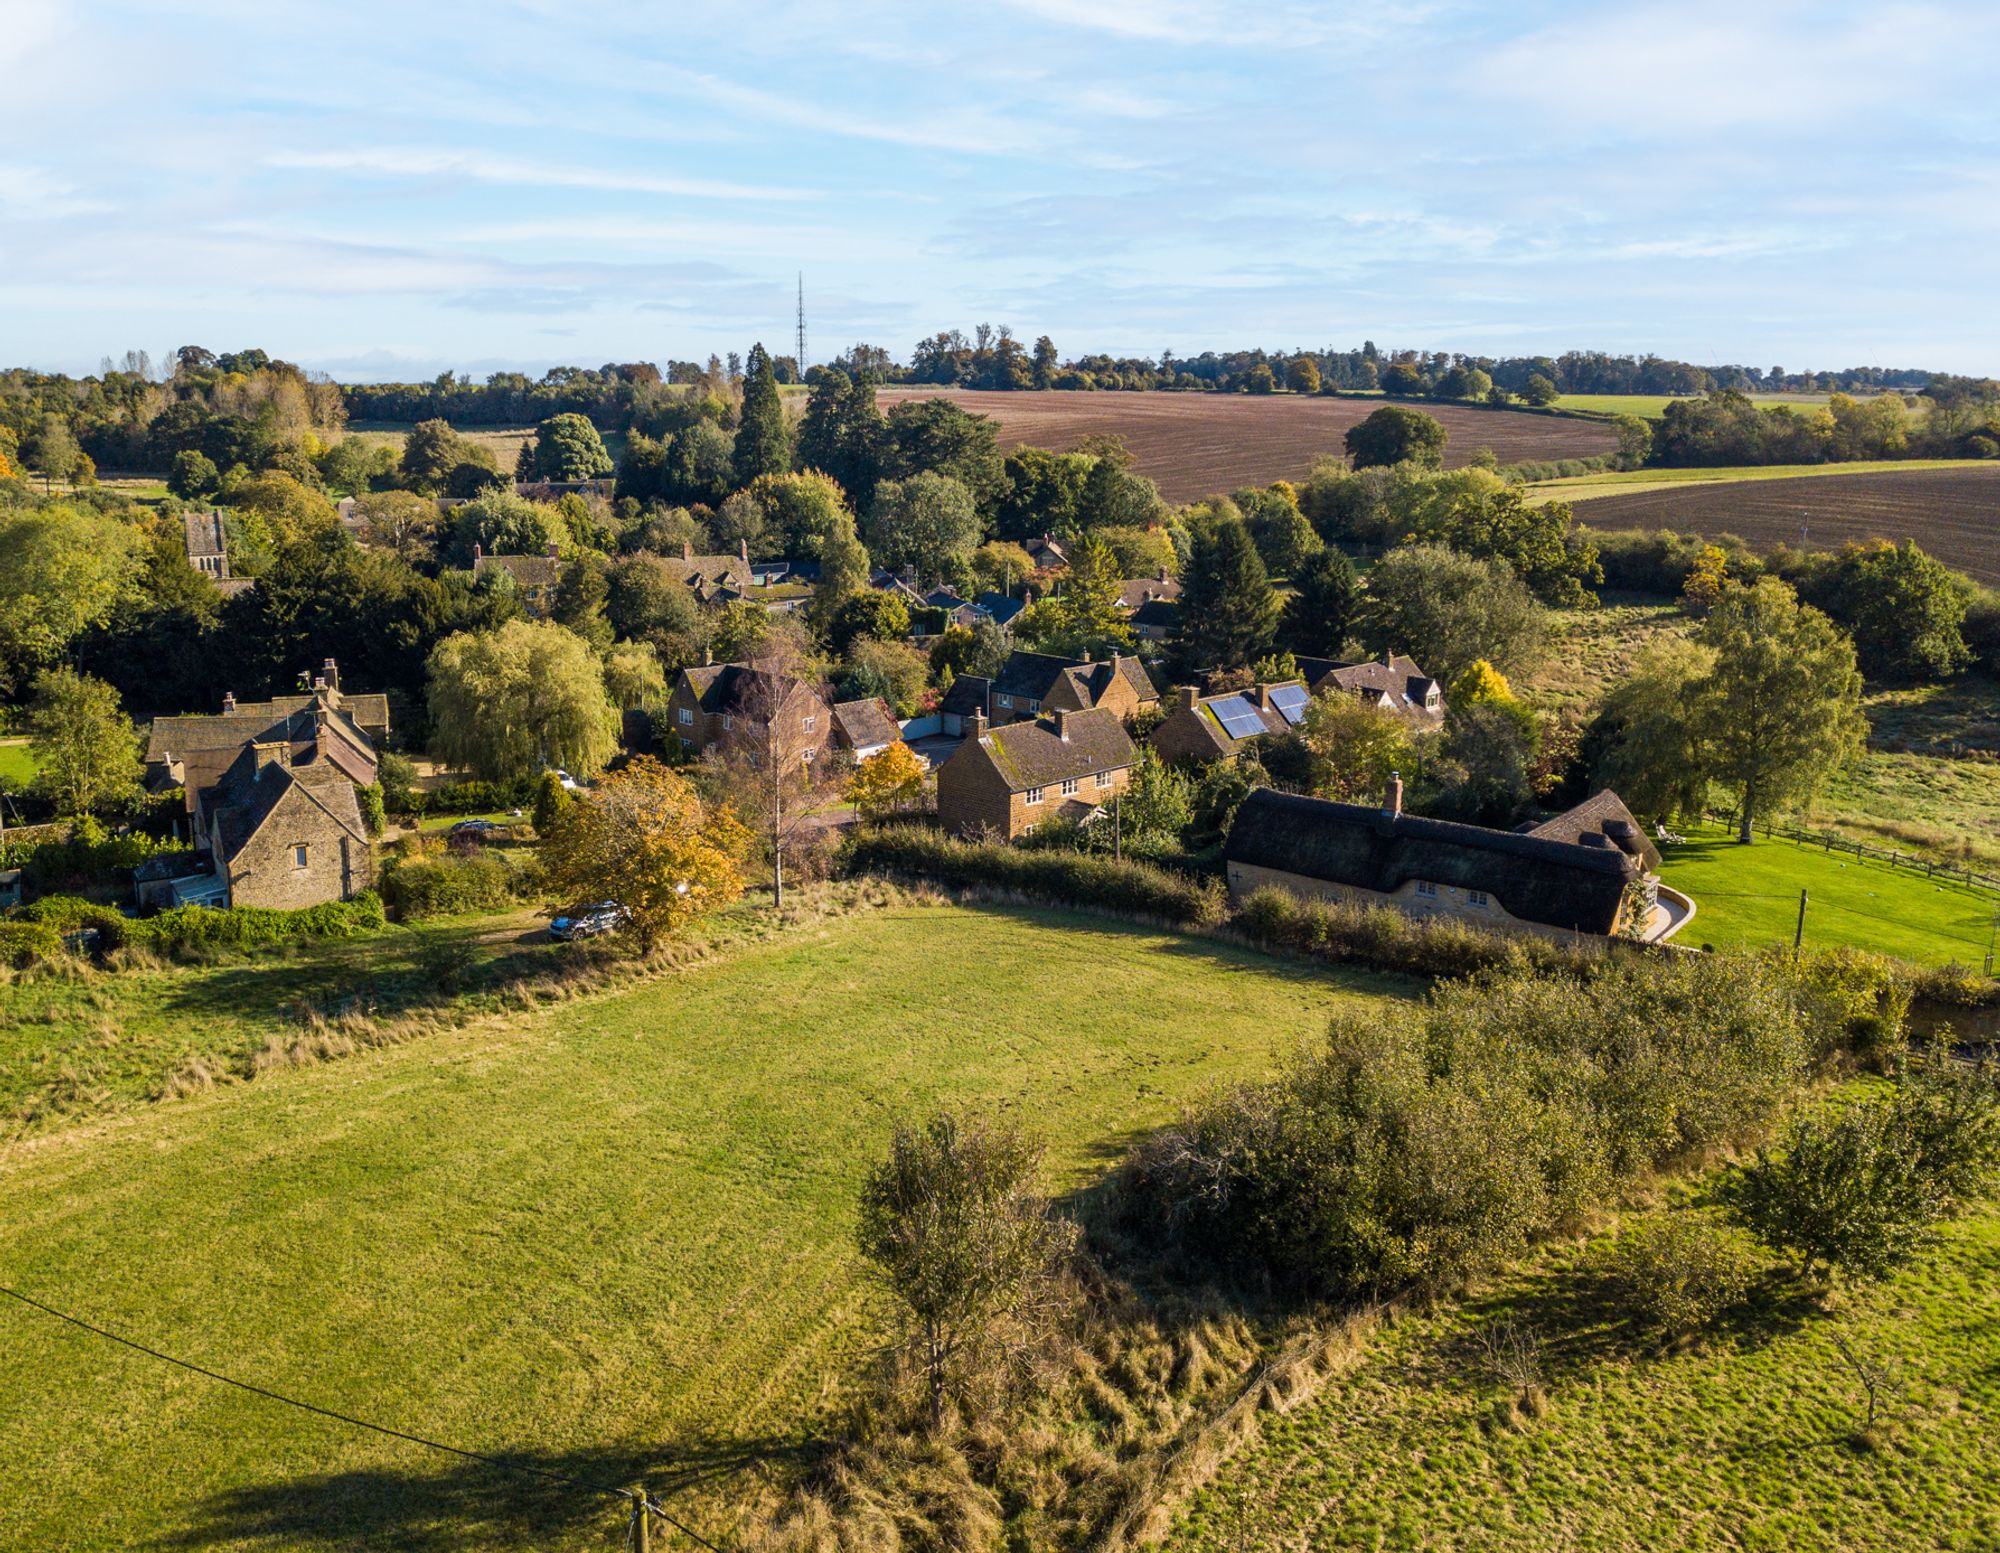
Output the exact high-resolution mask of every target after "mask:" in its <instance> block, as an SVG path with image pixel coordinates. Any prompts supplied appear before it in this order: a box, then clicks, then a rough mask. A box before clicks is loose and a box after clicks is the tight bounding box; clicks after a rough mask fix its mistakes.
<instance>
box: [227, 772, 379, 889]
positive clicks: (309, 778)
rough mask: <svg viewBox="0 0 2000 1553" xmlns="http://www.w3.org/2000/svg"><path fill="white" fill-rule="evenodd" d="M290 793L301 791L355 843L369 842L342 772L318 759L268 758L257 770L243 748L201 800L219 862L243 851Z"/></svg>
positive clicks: (351, 784)
mask: <svg viewBox="0 0 2000 1553" xmlns="http://www.w3.org/2000/svg"><path fill="white" fill-rule="evenodd" d="M292 792H298V793H300V794H302V795H303V796H304V797H305V799H306V800H307V801H309V802H310V803H312V804H313V805H314V806H316V807H317V808H320V809H322V810H324V811H325V812H326V814H327V815H328V816H329V817H330V818H331V819H332V820H333V821H334V823H335V824H337V825H339V826H340V827H341V828H342V829H344V830H346V831H347V832H348V833H349V834H350V835H352V836H353V837H354V838H355V839H356V840H357V841H359V842H361V843H362V844H363V845H364V846H365V845H366V844H367V841H368V832H367V829H366V827H365V826H364V825H363V824H362V820H361V805H360V802H359V801H358V800H357V799H356V798H355V796H354V783H353V782H352V781H350V780H349V779H348V777H347V776H346V774H345V773H344V772H342V771H340V770H339V769H338V768H337V767H335V766H334V765H333V764H332V763H330V762H327V761H320V760H315V761H310V762H307V763H306V764H303V765H286V764H285V763H283V762H282V761H271V762H268V763H266V764H265V765H264V766H263V767H261V768H260V767H259V766H258V764H257V752H256V750H254V749H252V748H249V747H248V746H246V747H245V748H244V749H243V750H242V751H241V752H239V753H238V755H237V757H236V759H235V761H234V762H233V763H232V764H231V765H230V767H229V770H228V771H227V772H225V773H224V774H223V777H222V780H221V781H219V782H217V783H216V784H215V786H214V788H212V789H211V790H210V791H209V793H208V794H207V795H206V798H205V802H206V806H207V808H208V811H209V812H210V813H211V814H213V815H214V816H215V819H216V829H217V832H218V843H219V846H220V849H221V854H222V861H224V862H227V861H228V859H230V858H233V857H235V856H236V855H237V854H238V853H239V852H241V851H242V850H243V848H244V847H245V846H247V845H248V844H249V843H250V841H251V839H252V838H253V837H255V836H256V834H257V832H258V831H260V830H262V829H263V828H264V822H265V821H266V820H268V819H270V817H271V815H272V814H273V813H275V812H276V810H277V807H278V805H279V804H280V803H281V802H282V801H283V800H284V798H285V796H286V795H287V794H288V793H292Z"/></svg>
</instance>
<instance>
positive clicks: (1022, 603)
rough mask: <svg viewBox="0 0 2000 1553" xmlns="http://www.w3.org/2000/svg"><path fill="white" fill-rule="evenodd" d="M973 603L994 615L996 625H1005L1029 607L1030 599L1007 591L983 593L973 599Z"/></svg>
mask: <svg viewBox="0 0 2000 1553" xmlns="http://www.w3.org/2000/svg"><path fill="white" fill-rule="evenodd" d="M973 605H974V607H975V608H977V609H980V610H983V611H984V612H985V613H986V614H988V615H990V616H992V617H993V623H994V624H995V625H1003V626H1004V625H1005V624H1006V623H1007V622H1008V621H1010V620H1012V619H1013V618H1014V617H1015V616H1016V615H1018V614H1020V613H1021V611H1022V610H1024V609H1026V608H1027V607H1028V601H1027V600H1026V599H1017V598H1014V597H1013V596H1012V595H1010V594H1006V593H982V594H980V595H979V597H978V598H976V599H974V600H973Z"/></svg>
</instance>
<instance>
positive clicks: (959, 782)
mask: <svg viewBox="0 0 2000 1553" xmlns="http://www.w3.org/2000/svg"><path fill="white" fill-rule="evenodd" d="M1138 757H1139V752H1138V749H1137V747H1136V746H1134V744H1133V743H1132V738H1131V735H1129V734H1128V733H1126V731H1125V725H1124V723H1123V722H1121V721H1120V720H1119V718H1118V717H1117V715H1116V714H1115V713H1113V712H1111V711H1109V710H1106V709H1105V708H1102V707H1098V708H1092V709H1088V710H1082V711H1068V710H1059V711H1056V712H1053V713H1051V714H1050V715H1049V716H1047V717H1042V718H1038V719H1036V720H1034V721H1032V722H1016V723H1009V724H1008V725H1007V726H1005V727H1001V728H995V727H991V726H989V724H988V723H987V721H986V719H985V718H984V717H983V716H981V715H980V714H978V713H976V712H975V713H974V714H973V715H972V717H971V718H970V719H969V720H968V724H967V729H966V738H965V742H964V743H963V744H961V745H960V746H959V747H958V748H957V750H955V751H954V752H953V753H952V756H951V758H950V759H949V760H947V761H946V762H945V763H944V764H943V765H942V766H941V767H939V768H938V779H937V795H938V823H939V824H941V825H942V826H943V827H944V828H945V830H946V831H947V832H949V833H950V834H951V835H954V836H981V835H992V836H999V837H1003V838H1005V839H1006V840H1008V841H1012V840H1014V839H1015V838H1016V837H1018V836H1021V835H1024V834H1026V833H1027V832H1028V831H1030V830H1032V829H1034V828H1035V826H1037V825H1039V824H1041V823H1042V822H1043V821H1045V820H1047V819H1050V818H1052V817H1056V816H1061V817H1064V818H1069V819H1083V818H1085V817H1087V816H1088V815H1089V814H1090V813H1091V812H1092V811H1093V810H1095V809H1096V808H1097V807H1098V805H1100V804H1102V803H1105V802H1107V801H1109V800H1110V799H1111V798H1112V796H1113V795H1115V794H1117V793H1122V792H1123V791H1124V790H1125V789H1126V787H1127V786H1128V785H1129V784H1130V783H1131V780H1132V763H1133V762H1134V761H1135V760H1137V759H1138Z"/></svg>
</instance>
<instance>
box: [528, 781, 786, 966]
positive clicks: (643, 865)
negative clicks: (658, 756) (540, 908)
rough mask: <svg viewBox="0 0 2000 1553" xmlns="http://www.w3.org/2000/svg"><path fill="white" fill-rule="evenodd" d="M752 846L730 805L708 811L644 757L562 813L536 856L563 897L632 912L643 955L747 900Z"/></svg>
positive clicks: (684, 784) (555, 817) (689, 789)
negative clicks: (746, 861)
mask: <svg viewBox="0 0 2000 1553" xmlns="http://www.w3.org/2000/svg"><path fill="white" fill-rule="evenodd" d="M749 839H750V838H749V835H748V833H747V832H746V831H745V830H744V828H743V827H742V825H740V824H739V823H737V820H736V817H735V816H734V814H732V813H731V812H730V810H729V808H728V806H727V805H714V806H711V805H708V804H704V803H703V802H702V800H701V797H700V795H698V794H697V793H696V792H695V790H694V788H693V787H692V786H691V785H690V784H689V783H688V781H687V779H686V778H685V777H682V776H680V775H678V774H677V773H675V772H673V771H671V770H669V769H668V768H667V767H665V766H663V765H661V764H660V763H659V762H658V761H657V760H653V759H651V758H650V757H645V756H641V757H639V758H638V759H635V760H633V761H632V762H630V763H629V764H628V765H627V766H626V767H625V768H624V769H623V770H622V771H616V772H613V773H612V774H611V775H609V776H607V777H605V778H604V779H603V780H602V781H600V782H599V783H598V784H597V785H596V786H595V787H593V788H591V789H590V790H589V791H588V792H587V793H584V794H583V795H581V796H580V797H578V798H577V800H576V801H575V802H574V803H571V804H569V805H567V806H565V807H563V808H562V809H560V810H559V811H557V812H556V813H555V814H554V815H553V816H552V818H551V821H550V824H549V828H548V831H547V832H546V833H545V834H544V835H542V836H541V838H540V842H539V845H538V851H539V853H540V856H541V862H542V867H543V869H544V871H545V872H546V875H547V878H548V882H549V885H550V887H551V888H552V889H554V890H556V891H558V892H559V893H560V894H561V895H562V896H564V897H565V898H569V899H575V900H606V899H608V900H615V901H617V902H618V904H619V905H621V906H623V907H624V908H625V909H626V910H627V911H628V912H630V913H631V917H632V930H633V932H634V934H635V935H636V936H637V937H638V940H639V948H640V950H641V951H642V952H646V951H650V950H651V949H652V947H653V946H654V945H655V944H656V943H658V942H659V941H660V940H661V939H662V938H668V937H672V936H673V935H674V934H676V933H678V932H680V931H681V930H682V929H683V928H685V927H686V926H687V925H688V924H689V923H690V922H692V921H694V920H695V919H696V918H698V917H700V916H703V915H705V914H706V913H708V912H711V911H715V910H717V909H718V908H720V907H723V906H726V905H728V904H729V903H730V902H731V901H733V900H735V899H736V898H737V897H738V896H739V895H741V894H742V893H743V869H742V858H743V855H744V852H745V850H746V848H747V847H748V844H749Z"/></svg>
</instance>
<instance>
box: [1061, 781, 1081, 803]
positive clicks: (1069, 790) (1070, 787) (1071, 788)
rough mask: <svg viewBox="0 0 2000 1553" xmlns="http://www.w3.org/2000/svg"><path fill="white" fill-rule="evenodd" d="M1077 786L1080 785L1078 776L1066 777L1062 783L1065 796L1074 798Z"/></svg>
mask: <svg viewBox="0 0 2000 1553" xmlns="http://www.w3.org/2000/svg"><path fill="white" fill-rule="evenodd" d="M1077 786H1078V779H1077V778H1076V777H1064V778H1063V785H1062V795H1063V797H1065V798H1074V797H1075V796H1076V790H1077Z"/></svg>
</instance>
